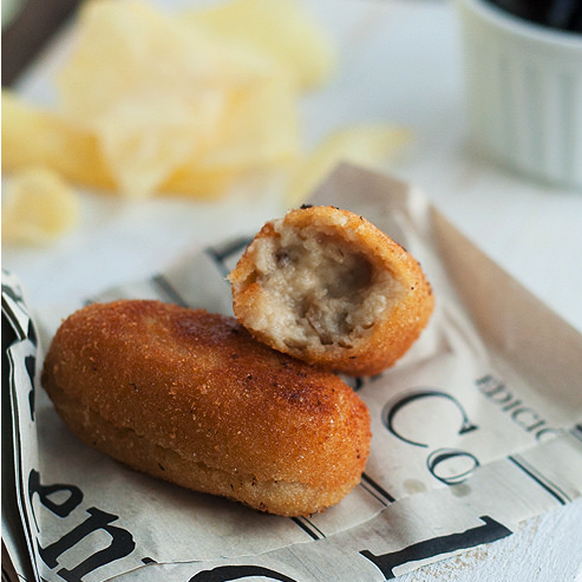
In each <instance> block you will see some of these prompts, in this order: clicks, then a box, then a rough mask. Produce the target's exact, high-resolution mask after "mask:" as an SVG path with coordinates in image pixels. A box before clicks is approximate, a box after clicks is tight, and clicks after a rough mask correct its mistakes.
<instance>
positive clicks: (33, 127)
mask: <svg viewBox="0 0 582 582" xmlns="http://www.w3.org/2000/svg"><path fill="white" fill-rule="evenodd" d="M73 42H74V45H73V47H72V51H71V56H70V58H69V60H68V62H67V63H66V64H65V65H64V67H63V69H62V70H61V71H60V72H59V75H58V78H57V79H55V82H56V86H57V89H58V103H57V106H56V107H54V108H52V109H42V108H39V107H37V106H34V105H31V104H28V103H25V102H24V101H23V100H21V99H20V98H19V97H18V96H16V95H15V94H12V93H10V92H3V95H2V120H3V123H2V142H3V151H2V166H3V173H18V172H26V171H28V169H29V168H30V167H34V168H37V169H38V168H43V169H45V170H47V171H49V172H53V173H56V174H57V175H58V176H59V177H60V178H62V179H64V180H65V181H66V182H70V183H74V184H77V185H82V186H85V187H88V188H89V189H91V190H98V191H105V192H115V193H117V194H119V195H121V196H124V197H129V198H134V199H141V198H146V197H150V196H152V195H157V194H161V193H172V194H181V195H186V196H189V197H192V198H213V197H216V196H219V195H221V194H222V193H224V192H226V191H227V190H228V189H229V187H230V186H231V185H232V184H233V183H234V182H236V181H237V180H239V179H241V178H242V177H244V176H246V175H248V174H249V173H253V172H262V171H266V170H268V171H271V170H273V169H286V170H287V171H289V172H290V174H292V175H294V177H293V179H292V180H291V181H290V191H289V193H288V197H287V199H288V202H289V204H294V203H298V202H301V201H302V198H304V196H305V195H306V194H307V193H308V190H309V188H311V187H312V186H313V185H314V184H315V183H316V182H317V181H318V180H319V179H321V178H322V177H323V175H324V174H325V172H326V171H327V170H328V169H329V168H330V166H331V165H333V162H334V161H337V160H338V159H340V158H342V157H351V158H354V156H353V155H352V154H353V153H354V151H355V150H358V148H359V151H360V154H361V155H360V156H359V157H360V161H363V160H362V159H361V158H363V157H366V153H367V154H368V157H370V155H369V154H372V156H371V157H372V158H374V159H376V158H381V157H382V156H384V155H386V153H387V152H388V153H389V152H390V150H391V149H394V147H395V146H397V145H398V144H399V143H400V142H401V141H402V139H403V136H402V134H401V133H400V132H399V131H397V130H396V131H393V130H392V129H391V128H387V129H385V128H382V127H376V128H369V129H367V130H366V129H361V128H360V129H357V130H355V133H354V131H352V132H347V133H346V132H345V131H344V132H340V133H339V134H338V135H337V136H335V137H333V136H332V137H331V138H330V139H328V140H327V142H326V143H325V144H324V149H323V151H322V152H320V153H319V155H315V156H313V157H312V158H310V159H308V160H307V162H306V163H305V159H304V158H305V157H304V156H303V155H302V148H301V124H300V119H299V99H300V97H301V95H302V94H303V93H304V92H305V91H307V90H312V89H314V88H316V87H318V86H320V85H322V84H323V83H325V82H326V81H327V80H328V79H329V78H330V77H331V75H332V74H333V72H334V70H335V67H336V59H335V54H334V50H333V47H332V44H331V43H330V41H329V39H328V38H327V35H326V34H325V32H324V30H323V29H321V28H320V27H319V26H318V25H317V24H316V22H315V21H314V19H313V18H312V17H311V15H310V14H309V13H308V12H307V11H306V9H305V7H304V6H303V4H301V2H299V1H298V0H227V1H226V2H221V3H217V4H215V5H210V6H207V7H204V8H200V9H197V10H190V11H189V12H187V13H185V12H182V13H178V14H166V13H163V12H162V11H160V10H158V9H155V8H153V7H152V6H151V5H149V4H148V3H147V2H146V0H88V2H86V3H85V4H84V5H83V6H82V9H81V10H80V13H79V14H78V18H77V22H76V26H75V29H74V38H73ZM352 138H354V139H352ZM364 142H366V144H367V145H366V144H364V146H363V148H362V147H361V146H362V144H363V143H364ZM362 152H364V154H363V155H362ZM356 154H357V152H356ZM355 157H356V158H358V155H356V156H355ZM35 175H36V178H35V180H36V181H35V183H36V184H37V185H38V184H39V183H40V182H39V181H41V180H42V176H45V178H46V176H47V175H48V174H47V173H46V172H44V173H43V172H40V173H39V172H36V174H35ZM45 186H46V187H45V188H44V191H50V192H51V193H52V194H51V195H52V197H53V198H52V199H53V200H54V196H56V193H57V192H58V191H60V190H59V189H58V188H55V181H54V180H53V179H52V177H51V178H50V179H49V180H48V182H47V183H45ZM42 189H43V188H41V190H42ZM61 190H62V189H61ZM18 192H19V190H18V189H15V192H14V193H13V195H14V196H16V195H17V194H18ZM28 200H29V201H30V197H29V198H28ZM65 206H66V205H65ZM20 218H21V220H24V216H22V213H21V216H20ZM65 222H66V221H65Z"/></svg>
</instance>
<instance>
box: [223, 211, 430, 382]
mask: <svg viewBox="0 0 582 582" xmlns="http://www.w3.org/2000/svg"><path fill="white" fill-rule="evenodd" d="M228 278H229V280H230V282H231V284H232V296H233V310H234V314H235V316H236V318H237V319H238V321H239V322H240V323H241V324H242V325H243V326H244V327H245V328H246V329H248V330H249V331H250V332H251V334H252V335H254V336H255V337H256V338H257V339H258V340H260V341H261V342H264V343H265V344H267V345H269V346H270V347H272V348H274V349H276V350H278V351H280V352H284V353H287V354H290V355H292V356H294V357H296V358H299V359H301V360H304V361H306V362H308V363H310V364H314V365H317V366H319V367H321V368H324V369H327V370H332V371H336V372H343V373H346V374H350V375H356V376H367V375H374V374H377V373H379V372H381V371H382V370H383V369H385V368H387V367H389V366H391V365H393V364H394V363H395V362H396V361H397V360H398V359H399V358H400V357H402V356H403V355H404V353H406V351H407V350H408V349H409V348H410V346H411V345H412V344H413V343H414V341H415V340H416V339H417V338H418V336H419V335H420V333H421V331H422V329H423V328H424V327H425V326H426V324H427V322H428V320H429V318H430V316H431V313H432V311H433V304H434V301H433V296H432V293H431V287H430V284H429V283H428V281H427V279H426V277H425V275H424V273H423V271H422V269H421V267H420V265H419V263H418V262H417V261H416V260H415V259H414V258H413V257H412V256H411V255H410V254H409V253H408V252H407V251H406V250H405V249H404V248H402V247H401V246H400V245H398V244H397V243H396V242H394V241H393V240H391V239H390V238H389V237H388V236H386V235H385V234H384V233H383V232H382V231H380V230H379V229H378V228H376V227H375V226H374V225H372V224H371V223H370V222H368V221H367V220H365V219H364V218H362V217H361V216H358V215H356V214H353V213H352V212H349V211H346V210H340V209H337V208H334V207H330V206H313V207H302V208H300V209H296V210H291V211H289V212H288V213H287V214H286V215H285V216H284V217H283V218H282V219H278V220H273V221H270V222H267V223H266V224H265V225H264V226H263V228H262V229H261V230H260V232H259V233H258V234H257V235H256V236H255V238H254V240H253V241H252V243H251V244H250V245H249V246H248V247H247V249H246V251H245V252H244V254H243V256H242V257H241V259H240V260H239V262H238V263H237V265H236V267H235V268H234V269H233V270H232V271H231V273H230V275H229V277H228Z"/></svg>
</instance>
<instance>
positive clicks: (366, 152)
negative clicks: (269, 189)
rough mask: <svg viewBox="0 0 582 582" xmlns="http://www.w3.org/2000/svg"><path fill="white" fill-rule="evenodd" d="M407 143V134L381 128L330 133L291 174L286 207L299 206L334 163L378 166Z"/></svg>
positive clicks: (373, 126)
mask: <svg viewBox="0 0 582 582" xmlns="http://www.w3.org/2000/svg"><path fill="white" fill-rule="evenodd" d="M410 139H411V135H410V132H409V131H408V130H405V129H399V128H393V127H389V126H383V125H361V126H355V127H350V128H347V129H342V130H338V131H336V132H333V133H332V134H330V135H329V136H328V137H327V138H326V139H324V140H323V142H322V143H321V144H320V145H319V146H318V147H317V148H316V149H315V151H314V152H313V153H312V154H311V155H309V156H308V157H307V158H305V160H303V161H302V162H301V163H299V164H298V166H297V168H296V169H295V170H294V171H293V172H292V174H291V177H290V180H289V185H288V191H287V204H288V205H289V206H297V205H299V204H301V203H302V202H303V201H304V200H305V198H307V196H308V195H309V194H310V193H311V192H312V191H313V189H314V188H315V187H316V186H317V185H318V184H319V183H320V182H321V181H322V180H323V179H324V178H325V177H326V175H327V174H328V173H329V172H330V171H331V170H332V169H333V168H334V166H336V165H337V164H338V163H340V162H342V161H345V162H354V163H357V164H361V165H364V166H380V165H381V164H382V163H385V162H386V161H387V160H388V159H390V158H391V157H392V156H394V155H395V154H396V153H397V152H398V151H399V150H400V149H401V148H402V147H403V146H404V145H405V144H406V143H408V142H409V141H410Z"/></svg>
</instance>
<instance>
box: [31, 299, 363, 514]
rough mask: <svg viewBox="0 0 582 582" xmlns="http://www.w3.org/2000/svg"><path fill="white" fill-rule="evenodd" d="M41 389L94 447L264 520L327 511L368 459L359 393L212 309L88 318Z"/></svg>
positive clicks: (69, 337)
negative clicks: (257, 512) (238, 504)
mask: <svg viewBox="0 0 582 582" xmlns="http://www.w3.org/2000/svg"><path fill="white" fill-rule="evenodd" d="M42 383H43V385H44V387H45V389H46V391H47V392H48V394H49V396H50V398H51V399H52V401H53V403H54V405H55V408H56V410H57V411H58V413H59V414H60V415H61V417H62V418H63V420H64V421H65V423H66V424H67V425H68V426H69V427H70V428H71V430H72V431H73V432H74V433H76V434H77V435H78V436H79V437H80V438H81V439H82V440H83V441H85V442H86V443H87V444H89V445H91V446H93V447H95V448H97V449H99V450H101V451H103V452H105V453H107V454H108V455H110V456H112V457H114V458H115V459H118V460H119V461H122V462H123V463H125V464H127V465H129V466H130V467H132V468H134V469H137V470H139V471H142V472H145V473H148V474H150V475H153V476H154V477H158V478H161V479H165V480H167V481H170V482H173V483H176V484H178V485H182V486H184V487H188V488H191V489H194V490H196V491H200V492H206V493H212V494H216V495H221V496H224V497H228V498H231V499H234V500H237V501H239V502H242V503H244V504H246V505H248V506H250V507H252V508H255V509H257V510H260V511H264V512H269V513H274V514H279V515H287V516H298V515H308V514H312V513H316V512H320V511H323V510H324V509H325V508H327V507H329V506H331V505H334V504H336V503H338V502H339V501H340V500H341V499H342V498H343V497H344V496H345V495H346V494H347V493H348V492H349V491H350V490H351V489H352V488H353V487H354V486H355V485H356V484H357V483H358V482H359V480H360V477H361V474H362V472H363V470H364V466H365V463H366V460H367V457H368V452H369V444H370V437H371V434H370V418H369V413H368V410H367V408H366V406H365V404H364V403H363V402H362V401H361V400H360V399H359V397H358V396H357V395H356V394H355V393H354V392H353V391H352V390H351V389H350V388H349V386H347V385H346V384H344V383H343V382H342V381H341V380H340V379H339V378H338V377H337V376H335V375H333V374H330V373H326V372H322V371H320V370H317V369H314V368H313V367H311V366H308V365H307V364H305V363H303V362H300V361H298V360H296V359H294V358H291V357H289V356H287V355H285V354H281V353H279V352H277V351H274V350H272V349H270V348H268V347H267V346H265V345H263V344H261V343H259V342H257V341H256V340H254V339H253V338H252V337H251V335H250V334H249V333H248V332H247V331H246V330H245V329H244V328H243V327H242V326H241V325H240V324H239V323H238V322H236V320H235V319H234V318H232V317H226V316H221V315H216V314H210V313H207V312H205V311H202V310H190V309H186V308H183V307H179V306H176V305H169V304H164V303H160V302H157V301H145V300H143V301H142V300H132V301H128V300H125V301H117V302H113V303H107V304H93V305H90V306H88V307H85V308H83V309H81V310H79V311H77V312H76V313H74V314H73V315H71V316H69V317H68V318H67V319H66V320H65V321H64V322H63V323H62V325H61V327H60V328H59V330H58V331H57V333H56V335H55V337H54V339H53V341H52V343H51V345H50V348H49V350H48V353H47V356H46V360H45V364H44V368H43V373H42Z"/></svg>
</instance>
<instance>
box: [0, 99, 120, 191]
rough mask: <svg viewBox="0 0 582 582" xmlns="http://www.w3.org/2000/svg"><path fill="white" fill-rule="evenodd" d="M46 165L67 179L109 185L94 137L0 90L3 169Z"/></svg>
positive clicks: (97, 186)
mask: <svg viewBox="0 0 582 582" xmlns="http://www.w3.org/2000/svg"><path fill="white" fill-rule="evenodd" d="M30 165H40V166H46V167H47V168H50V169H52V170H54V171H56V172H58V173H59V174H61V175H62V176H63V177H64V178H65V179H66V180H69V181H71V182H75V183H78V184H82V185H85V186H90V187H93V188H99V189H105V190H107V189H111V188H113V186H114V182H113V179H112V178H111V175H110V173H109V171H108V170H107V168H106V166H105V165H104V162H103V160H102V158H101V156H100V154H99V151H98V147H97V141H96V139H95V138H94V137H92V136H91V135H89V134H88V133H87V132H84V131H82V130H79V129H77V128H76V127H75V126H73V125H72V124H71V123H69V122H67V121H65V120H64V119H63V118H62V117H60V116H58V115H56V114H54V113H52V112H50V111H46V110H42V109H39V108H36V107H33V106H31V105H28V104H27V103H25V102H24V101H23V100H22V99H20V98H19V97H17V96H16V95H14V94H13V93H11V92H10V91H8V90H3V91H2V171H3V172H13V171H18V170H22V169H24V168H26V167H27V166H30Z"/></svg>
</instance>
